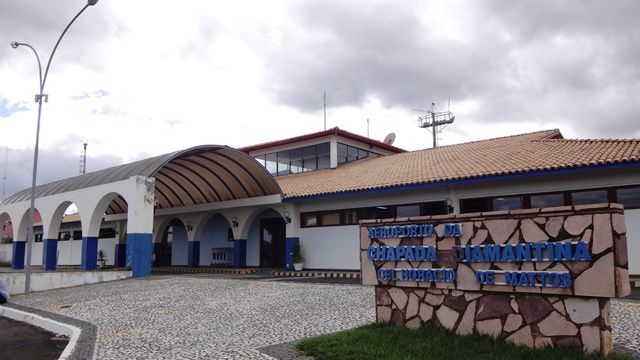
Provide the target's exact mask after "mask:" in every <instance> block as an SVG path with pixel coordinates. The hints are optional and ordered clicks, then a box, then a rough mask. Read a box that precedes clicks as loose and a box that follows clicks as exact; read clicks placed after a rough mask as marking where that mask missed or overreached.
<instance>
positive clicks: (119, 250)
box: [113, 244, 127, 267]
mask: <svg viewBox="0 0 640 360" xmlns="http://www.w3.org/2000/svg"><path fill="white" fill-rule="evenodd" d="M126 257H127V244H116V251H115V252H114V255H113V265H115V267H124V266H125V264H126V261H125V260H126Z"/></svg>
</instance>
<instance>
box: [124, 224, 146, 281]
mask: <svg viewBox="0 0 640 360" xmlns="http://www.w3.org/2000/svg"><path fill="white" fill-rule="evenodd" d="M152 253H153V239H152V236H151V234H144V233H142V234H140V233H138V234H136V233H127V260H126V263H125V266H126V267H127V268H130V269H131V272H132V276H133V277H134V278H137V277H145V276H149V275H151V254H152Z"/></svg>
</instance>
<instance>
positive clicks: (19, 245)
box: [11, 241, 27, 269]
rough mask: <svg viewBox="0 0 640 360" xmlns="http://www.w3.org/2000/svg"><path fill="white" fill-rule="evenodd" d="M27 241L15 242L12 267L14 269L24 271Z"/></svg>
mask: <svg viewBox="0 0 640 360" xmlns="http://www.w3.org/2000/svg"><path fill="white" fill-rule="evenodd" d="M26 244H27V242H26V241H14V242H13V254H12V256H11V267H12V268H13V269H24V253H25V248H26Z"/></svg>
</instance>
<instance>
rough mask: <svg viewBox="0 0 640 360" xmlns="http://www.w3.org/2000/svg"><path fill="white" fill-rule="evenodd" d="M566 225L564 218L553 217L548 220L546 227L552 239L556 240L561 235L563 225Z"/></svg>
mask: <svg viewBox="0 0 640 360" xmlns="http://www.w3.org/2000/svg"><path fill="white" fill-rule="evenodd" d="M563 223H564V218H563V217H562V216H553V217H550V218H549V219H548V220H547V223H546V224H545V226H544V229H545V230H546V232H547V234H548V235H549V236H551V237H552V238H555V237H556V236H558V234H559V233H560V230H561V229H562V224H563Z"/></svg>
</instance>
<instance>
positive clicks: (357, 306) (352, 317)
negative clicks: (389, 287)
mask: <svg viewBox="0 0 640 360" xmlns="http://www.w3.org/2000/svg"><path fill="white" fill-rule="evenodd" d="M12 300H14V302H15V303H18V304H22V305H26V306H32V307H37V308H40V309H42V310H46V311H52V312H56V313H60V314H63V315H67V316H70V317H74V318H78V319H81V320H85V321H88V322H91V323H94V324H96V325H98V337H97V353H96V354H97V358H99V359H146V358H153V359H181V358H184V359H198V358H203V359H221V358H222V359H226V358H229V359H231V358H243V359H245V358H268V357H267V356H266V355H264V354H262V353H261V352H259V351H258V350H256V349H257V348H260V347H263V346H267V345H272V344H279V343H283V342H289V341H293V340H296V339H300V338H304V337H308V336H313V335H319V334H324V333H330V332H335V331H339V330H343V329H348V328H353V327H357V326H360V325H363V324H367V323H371V322H373V321H374V319H375V310H374V309H375V307H374V306H372V305H373V302H374V294H373V288H372V287H361V286H354V285H336V284H306V283H291V282H283V281H278V282H273V281H253V280H235V279H225V278H215V277H214V278H195V277H187V276H161V277H151V278H149V279H144V280H137V279H136V280H124V281H116V282H111V283H103V284H97V285H90V286H83V287H76V288H70V289H60V290H53V291H47V292H43V293H34V294H31V295H29V296H18V297H16V298H14V299H12ZM68 305H71V306H70V307H68Z"/></svg>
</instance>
